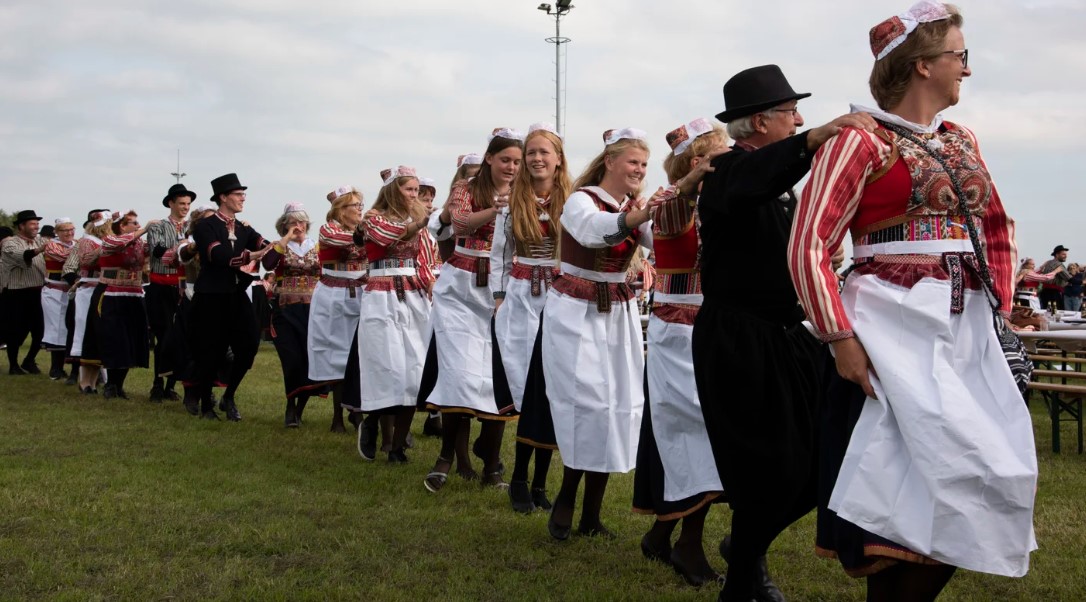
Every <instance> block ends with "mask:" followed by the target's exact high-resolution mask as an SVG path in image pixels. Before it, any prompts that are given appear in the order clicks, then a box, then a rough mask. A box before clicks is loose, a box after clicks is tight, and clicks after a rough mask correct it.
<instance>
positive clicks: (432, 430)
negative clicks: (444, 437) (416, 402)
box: [422, 414, 441, 437]
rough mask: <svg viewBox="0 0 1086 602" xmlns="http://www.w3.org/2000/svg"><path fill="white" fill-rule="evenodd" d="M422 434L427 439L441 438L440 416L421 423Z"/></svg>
mask: <svg viewBox="0 0 1086 602" xmlns="http://www.w3.org/2000/svg"><path fill="white" fill-rule="evenodd" d="M422 434H423V435H426V436H427V437H440V436H441V414H438V415H437V416H428V417H427V418H426V422H423V423H422Z"/></svg>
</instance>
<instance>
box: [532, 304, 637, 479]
mask: <svg viewBox="0 0 1086 602" xmlns="http://www.w3.org/2000/svg"><path fill="white" fill-rule="evenodd" d="M544 314H545V316H546V317H545V320H546V324H547V326H546V328H544V329H543V347H542V351H543V374H544V376H545V378H546V380H547V398H548V399H549V400H550V405H551V417H552V418H553V419H554V435H555V440H556V441H557V442H558V449H559V451H560V452H561V454H562V464H564V465H565V466H568V467H569V468H573V469H577V470H589V471H592V472H629V471H631V470H633V469H634V467H635V465H636V464H637V442H638V437H639V434H640V429H641V413H642V411H643V409H644V404H645V396H644V390H643V388H642V383H643V382H644V381H643V380H642V379H643V378H644V369H645V358H644V356H643V355H642V345H643V344H644V343H643V337H642V334H641V319H640V316H639V314H638V312H637V300H636V299H631V300H629V301H627V302H625V303H622V302H620V301H617V300H616V301H615V302H614V303H613V304H612V306H611V311H610V312H608V313H600V312H599V311H597V309H596V304H595V303H594V302H589V301H585V300H583V299H577V298H574V297H570V296H568V295H563V294H562V293H559V292H557V291H555V290H554V289H551V290H550V291H548V293H547V304H546V308H545V309H544ZM653 418H654V419H655V416H654V417H653Z"/></svg>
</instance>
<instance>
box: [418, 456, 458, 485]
mask: <svg viewBox="0 0 1086 602" xmlns="http://www.w3.org/2000/svg"><path fill="white" fill-rule="evenodd" d="M438 464H448V465H449V466H452V462H450V461H449V460H446V459H445V458H442V457H438V459H437V462H435V463H434V470H431V471H430V473H429V474H427V475H426V478H425V479H423V480H422V484H423V485H424V486H425V487H426V490H427V491H429V492H430V493H437V492H438V491H441V488H442V487H444V486H445V481H448V480H449V469H448V468H446V469H445V472H442V471H440V470H437V465H438Z"/></svg>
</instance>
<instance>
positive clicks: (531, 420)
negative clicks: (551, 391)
mask: <svg viewBox="0 0 1086 602" xmlns="http://www.w3.org/2000/svg"><path fill="white" fill-rule="evenodd" d="M495 349H496V347H495ZM517 442H518V443H527V444H528V445H531V446H532V447H539V448H542V449H558V441H557V440H556V439H555V436H554V420H553V419H552V418H551V404H550V401H549V400H548V399H547V380H546V379H545V378H544V377H543V316H540V317H539V330H537V331H536V334H535V343H534V344H533V345H532V359H531V361H530V362H529V363H528V376H527V377H526V378H525V382H524V399H523V400H522V401H521V403H520V421H519V422H518V424H517Z"/></svg>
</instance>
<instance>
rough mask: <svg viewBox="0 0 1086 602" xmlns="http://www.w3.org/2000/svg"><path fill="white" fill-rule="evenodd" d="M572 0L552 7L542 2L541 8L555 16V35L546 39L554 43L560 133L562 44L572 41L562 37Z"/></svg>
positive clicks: (558, 0) (559, 130)
mask: <svg viewBox="0 0 1086 602" xmlns="http://www.w3.org/2000/svg"><path fill="white" fill-rule="evenodd" d="M570 2H572V0H557V1H556V2H555V6H554V7H553V8H552V7H551V5H550V4H540V5H539V7H538V8H539V10H541V11H543V12H545V13H547V15H548V16H552V17H554V37H553V38H547V39H546V41H547V42H548V43H550V44H554V125H555V127H556V128H557V129H558V133H560V134H561V133H562V44H568V43H570V42H572V40H570V39H569V38H564V37H562V29H561V27H562V25H561V21H562V17H564V16H566V15H568V14H569V11H571V10H573V8H574V6H573V5H572V4H570Z"/></svg>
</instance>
